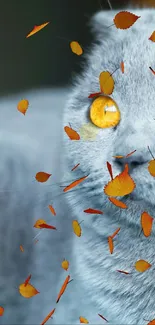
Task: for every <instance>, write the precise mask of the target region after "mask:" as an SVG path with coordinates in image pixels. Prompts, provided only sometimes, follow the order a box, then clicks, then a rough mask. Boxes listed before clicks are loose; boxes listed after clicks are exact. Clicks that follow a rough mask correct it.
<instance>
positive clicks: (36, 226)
mask: <svg viewBox="0 0 155 325" xmlns="http://www.w3.org/2000/svg"><path fill="white" fill-rule="evenodd" d="M45 223H46V221H45V220H43V219H38V220H37V221H36V223H35V224H34V226H33V227H35V228H39V229H40V225H42V224H45Z"/></svg>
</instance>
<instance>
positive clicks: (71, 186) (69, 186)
mask: <svg viewBox="0 0 155 325" xmlns="http://www.w3.org/2000/svg"><path fill="white" fill-rule="evenodd" d="M87 177H88V175H87V176H84V177H81V178H79V179H77V180H76V181H74V182H73V183H71V184H69V185H68V186H66V187H65V188H64V189H63V192H67V191H69V190H71V189H72V188H73V187H75V186H77V185H79V184H80V183H81V182H83V181H84V180H85V179H86V178H87Z"/></svg>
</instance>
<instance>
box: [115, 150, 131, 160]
mask: <svg viewBox="0 0 155 325" xmlns="http://www.w3.org/2000/svg"><path fill="white" fill-rule="evenodd" d="M135 152H136V150H134V151H132V152H130V153H128V154H127V155H126V156H122V155H119V156H113V158H117V159H121V158H128V157H130V156H131V155H133V153H135Z"/></svg>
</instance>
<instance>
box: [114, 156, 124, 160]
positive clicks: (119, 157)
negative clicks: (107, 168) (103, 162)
mask: <svg viewBox="0 0 155 325" xmlns="http://www.w3.org/2000/svg"><path fill="white" fill-rule="evenodd" d="M113 158H116V159H121V158H124V156H113Z"/></svg>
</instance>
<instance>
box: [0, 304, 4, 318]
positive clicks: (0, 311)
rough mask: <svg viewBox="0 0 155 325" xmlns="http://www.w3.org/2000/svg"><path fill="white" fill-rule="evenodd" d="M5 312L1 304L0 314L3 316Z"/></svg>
mask: <svg viewBox="0 0 155 325" xmlns="http://www.w3.org/2000/svg"><path fill="white" fill-rule="evenodd" d="M3 314H4V308H3V307H2V306H0V316H3Z"/></svg>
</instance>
